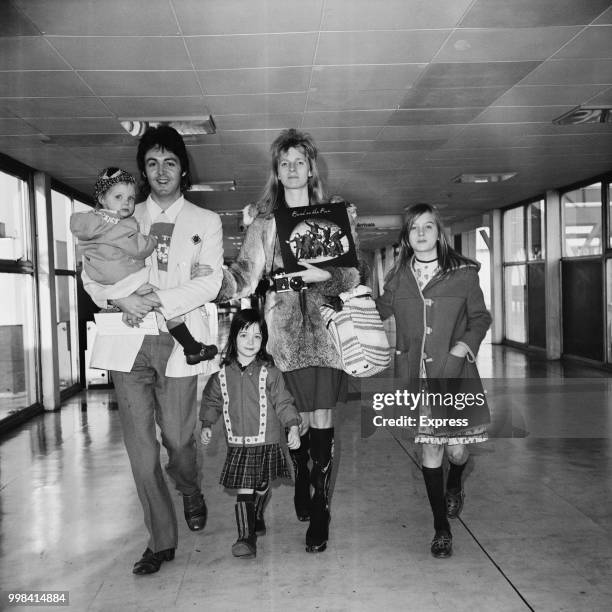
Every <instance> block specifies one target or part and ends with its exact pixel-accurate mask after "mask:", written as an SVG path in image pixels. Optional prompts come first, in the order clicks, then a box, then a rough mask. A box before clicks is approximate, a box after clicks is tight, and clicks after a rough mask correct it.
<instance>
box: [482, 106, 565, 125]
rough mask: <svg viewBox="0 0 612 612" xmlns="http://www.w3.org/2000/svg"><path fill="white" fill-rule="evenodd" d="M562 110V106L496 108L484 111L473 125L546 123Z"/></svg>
mask: <svg viewBox="0 0 612 612" xmlns="http://www.w3.org/2000/svg"><path fill="white" fill-rule="evenodd" d="M564 110H565V107H564V106H496V107H491V108H487V109H486V110H484V111H483V112H482V113H481V114H480V115H478V117H476V118H475V119H474V123H547V122H550V121H552V120H553V119H554V118H555V117H558V116H559V115H561V114H563V112H564ZM568 110H569V109H568Z"/></svg>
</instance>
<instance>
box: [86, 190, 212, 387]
mask: <svg viewBox="0 0 612 612" xmlns="http://www.w3.org/2000/svg"><path fill="white" fill-rule="evenodd" d="M134 217H135V218H136V219H137V220H138V225H139V227H140V231H141V232H142V233H143V234H148V233H149V231H150V228H151V223H152V220H151V218H150V216H149V213H148V211H147V207H146V203H142V204H138V205H137V206H136V210H135V212H134ZM196 263H198V264H206V265H208V266H210V267H212V269H213V272H212V274H210V275H208V276H200V277H197V278H191V268H192V265H193V264H196ZM146 264H147V266H151V267H156V266H157V257H156V256H155V253H154V254H153V256H151V257H149V258H148V259H147V261H146ZM222 264H223V233H222V229H221V219H220V217H219V215H217V214H216V213H214V212H211V211H210V210H205V209H203V208H198V207H197V206H195V205H193V204H191V203H190V202H188V201H187V200H185V202H184V205H183V208H182V210H181V211H180V213H179V214H178V216H177V218H176V222H175V225H174V231H173V233H172V240H171V242H170V249H169V253H168V272H167V288H166V289H160V290H158V291H157V295H158V296H159V299H160V300H161V303H162V306H161V308H160V311H161V313H162V314H163V316H164V318H165V319H166V320H167V319H172V318H174V317H178V316H181V315H185V323H186V325H187V327H188V328H189V331H190V332H191V334H192V335H193V337H194V338H195V339H196V340H199V341H200V342H203V343H204V344H215V343H216V342H217V309H216V307H215V305H214V304H212V303H209V302H212V300H214V299H215V298H216V297H217V294H218V292H219V289H220V287H221V280H222V278H223V272H222ZM136 274H138V273H136ZM134 276H135V275H130V276H128V277H126V278H125V279H123V280H122V281H119V282H118V283H116V284H115V285H112V286H104V285H99V284H97V283H95V282H93V281H92V280H91V279H89V278H88V277H87V276H86V275H85V274H84V273H83V284H84V286H85V289H86V290H87V292H88V293H89V294H90V295H91V297H92V298H93V300H94V301H95V302H96V303H97V304H98V306H100V307H102V308H104V307H106V306H107V302H106V301H107V300H109V299H118V298H121V297H126V296H127V295H129V294H130V293H132V292H133V291H134V289H135V288H137V287H138V286H140V284H142V278H140V281H139V284H138V285H136V287H135V286H134V278H133V277H134ZM143 339H144V336H142V335H126V336H96V338H95V340H94V345H93V348H92V353H91V361H90V366H91V367H92V368H100V369H104V370H120V371H124V372H129V371H130V370H131V369H132V366H133V364H134V360H135V359H136V355H137V354H138V351H139V350H140V347H141V345H142V342H143ZM118 355H121V357H122V358H121V360H120V361H121V363H120V364H118V359H117V356H118ZM118 366H119V367H118ZM218 369H219V365H218V359H215V360H212V361H203V362H200V363H199V364H197V365H194V366H191V365H188V364H187V363H186V361H185V355H184V354H183V348H182V347H181V346H180V344H178V342H176V341H175V343H174V349H173V351H172V353H171V355H170V358H169V359H168V365H167V367H166V376H171V377H181V376H194V375H196V374H212V373H213V372H216V371H217V370H218Z"/></svg>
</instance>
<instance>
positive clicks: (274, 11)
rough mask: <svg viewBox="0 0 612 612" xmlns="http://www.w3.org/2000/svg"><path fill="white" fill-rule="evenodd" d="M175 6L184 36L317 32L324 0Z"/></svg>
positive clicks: (182, 0) (188, 0)
mask: <svg viewBox="0 0 612 612" xmlns="http://www.w3.org/2000/svg"><path fill="white" fill-rule="evenodd" d="M172 4H173V6H174V9H175V10H176V15H177V17H178V21H179V24H180V26H181V30H182V32H183V33H184V34H185V35H186V36H192V35H202V34H224V35H227V34H252V33H271V32H310V31H314V30H318V29H319V23H320V21H321V7H322V5H323V0H309V1H308V2H287V1H286V0H265V1H264V2H261V1H260V2H245V1H244V0H223V2H215V3H212V4H211V3H210V2H202V0H173V2H172Z"/></svg>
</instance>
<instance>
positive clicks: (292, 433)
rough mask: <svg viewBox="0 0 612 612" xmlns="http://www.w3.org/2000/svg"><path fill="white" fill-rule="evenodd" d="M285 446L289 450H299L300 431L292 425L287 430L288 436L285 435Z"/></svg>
mask: <svg viewBox="0 0 612 612" xmlns="http://www.w3.org/2000/svg"><path fill="white" fill-rule="evenodd" d="M287 446H288V447H289V448H290V449H291V450H296V449H298V448H300V430H299V428H298V426H297V425H292V426H291V427H290V428H289V434H288V435H287Z"/></svg>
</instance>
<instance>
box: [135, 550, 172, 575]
mask: <svg viewBox="0 0 612 612" xmlns="http://www.w3.org/2000/svg"><path fill="white" fill-rule="evenodd" d="M173 559H174V548H166V549H165V550H160V551H158V552H155V553H154V552H153V551H152V550H151V549H150V548H147V549H146V550H145V551H144V552H143V553H142V558H141V559H139V560H138V561H136V563H134V569H133V570H132V573H133V574H137V575H139V576H142V575H144V574H154V573H155V572H158V571H159V568H160V567H161V564H162V563H163V562H164V561H172V560H173Z"/></svg>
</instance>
